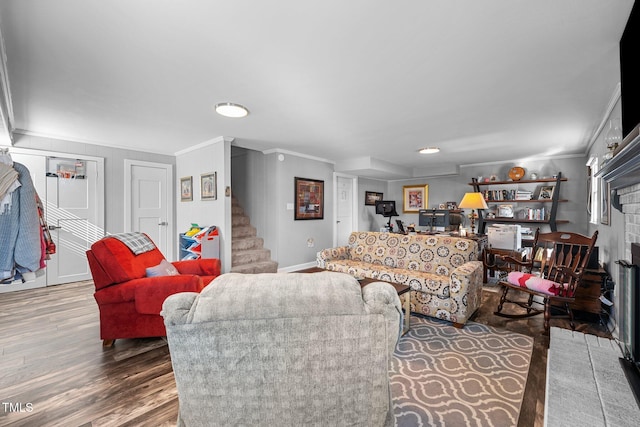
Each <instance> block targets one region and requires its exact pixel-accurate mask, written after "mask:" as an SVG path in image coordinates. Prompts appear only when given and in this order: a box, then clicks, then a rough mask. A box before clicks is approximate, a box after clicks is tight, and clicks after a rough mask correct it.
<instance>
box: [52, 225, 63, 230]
mask: <svg viewBox="0 0 640 427" xmlns="http://www.w3.org/2000/svg"><path fill="white" fill-rule="evenodd" d="M61 228H62V227H60V226H57V225H50V226H49V230H59V229H61Z"/></svg>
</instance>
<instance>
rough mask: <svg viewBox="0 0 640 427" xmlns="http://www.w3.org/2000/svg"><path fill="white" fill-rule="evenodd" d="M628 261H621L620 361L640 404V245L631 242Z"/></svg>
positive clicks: (639, 404) (619, 262)
mask: <svg viewBox="0 0 640 427" xmlns="http://www.w3.org/2000/svg"><path fill="white" fill-rule="evenodd" d="M631 259H632V261H631V263H629V262H627V261H625V260H620V261H618V262H617V264H618V265H619V266H620V269H619V275H620V277H619V281H618V284H619V286H618V289H619V292H620V295H619V313H618V325H619V340H620V346H621V349H622V353H623V357H622V358H620V364H621V365H622V368H623V370H624V373H625V375H626V376H627V380H628V381H629V385H630V386H631V389H632V390H633V394H634V395H635V398H636V403H638V406H640V244H637V243H632V244H631Z"/></svg>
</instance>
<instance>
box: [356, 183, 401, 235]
mask: <svg viewBox="0 0 640 427" xmlns="http://www.w3.org/2000/svg"><path fill="white" fill-rule="evenodd" d="M388 188H389V183H388V182H387V181H382V180H378V179H369V178H359V179H358V230H359V231H380V228H381V227H384V225H385V224H386V223H387V221H388V219H387V218H384V217H382V216H380V215H376V209H375V206H366V205H365V204H364V195H365V192H366V191H374V192H376V193H382V197H383V199H384V200H389V199H388V198H387V197H388V196H389V192H388V190H387V189H388ZM391 200H394V199H391ZM398 213H400V212H398ZM393 219H394V220H395V218H393Z"/></svg>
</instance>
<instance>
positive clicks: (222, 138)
mask: <svg viewBox="0 0 640 427" xmlns="http://www.w3.org/2000/svg"><path fill="white" fill-rule="evenodd" d="M234 139H235V138H232V137H230V136H217V137H215V138H213V139H210V140H208V141H204V142H201V143H200V144H196V145H192V146H191V147H187V148H185V149H182V150H180V151H176V152H175V153H173V155H174V156H181V155H183V154H187V153H190V152H192V151H195V150H199V149H201V148H205V147H208V146H210V145H214V144H219V143H221V142H228V143H232V142H233V140H234Z"/></svg>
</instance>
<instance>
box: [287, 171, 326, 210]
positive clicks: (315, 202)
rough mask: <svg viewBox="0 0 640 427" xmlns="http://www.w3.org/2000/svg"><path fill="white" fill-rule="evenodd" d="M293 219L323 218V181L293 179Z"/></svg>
mask: <svg viewBox="0 0 640 427" xmlns="http://www.w3.org/2000/svg"><path fill="white" fill-rule="evenodd" d="M294 184H295V190H294V198H295V201H296V203H295V211H294V212H295V213H294V219H296V220H298V219H323V218H324V181H320V180H317V179H309V178H298V177H295V183H294Z"/></svg>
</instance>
